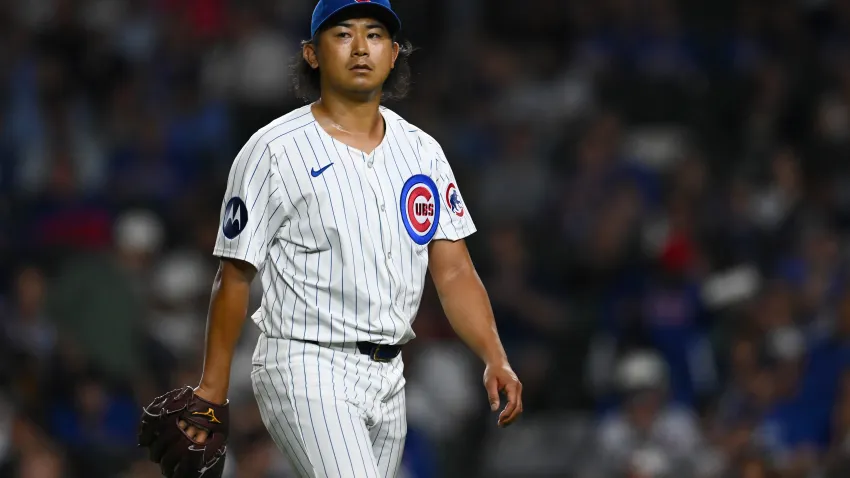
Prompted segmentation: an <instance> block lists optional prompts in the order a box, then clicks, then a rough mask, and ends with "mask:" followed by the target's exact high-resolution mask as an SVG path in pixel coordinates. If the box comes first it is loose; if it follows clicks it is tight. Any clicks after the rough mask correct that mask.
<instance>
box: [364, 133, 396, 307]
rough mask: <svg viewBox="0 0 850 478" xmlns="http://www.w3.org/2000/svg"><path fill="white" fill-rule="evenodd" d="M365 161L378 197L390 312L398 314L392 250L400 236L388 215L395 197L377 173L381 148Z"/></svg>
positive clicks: (381, 157)
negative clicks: (388, 286) (396, 234)
mask: <svg viewBox="0 0 850 478" xmlns="http://www.w3.org/2000/svg"><path fill="white" fill-rule="evenodd" d="M365 161H366V177H367V179H368V181H369V185H370V186H371V187H372V191H373V192H374V193H375V197H376V198H377V199H378V200H377V201H376V204H377V207H378V218H379V219H380V221H381V226H380V234H381V244H380V245H381V247H382V252H383V263H384V265H385V270H386V271H387V278H388V279H389V285H390V290H389V292H390V294H389V297H390V298H391V300H390V313H391V314H395V315H399V313H398V309H397V304H396V301H395V300H394V298H395V294H396V289H397V288H398V284H399V281H398V278H399V276H400V274H399V271H398V268H397V265H396V260H397V258H396V257H395V255H394V254H393V250H394V249H396V247H395V246H396V244H397V243H398V241H399V240H400V239H401V238H399V237H394V236H393V232H394V231H396V229H397V228H396V225H395V224H394V223H393V220H392V217H391V216H390V215H391V214H393V213H394V211H395V207H394V204H395V202H394V201H395V199H394V198H393V197H391V196H392V189H391V188H390V187H389V184H386V183H381V180H380V175H379V173H378V171H379V169H380V168H383V167H385V165H386V158H385V157H384V153H383V148H381V147H378V148H376V149H375V151H373V152H372V154H370V155H369V156H366V158H365ZM375 246H376V247H377V246H378V245H377V244H376V245H375Z"/></svg>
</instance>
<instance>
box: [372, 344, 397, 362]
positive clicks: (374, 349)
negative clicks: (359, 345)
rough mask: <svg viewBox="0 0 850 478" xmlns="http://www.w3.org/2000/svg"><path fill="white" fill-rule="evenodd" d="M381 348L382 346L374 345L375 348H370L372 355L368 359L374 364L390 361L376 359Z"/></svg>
mask: <svg viewBox="0 0 850 478" xmlns="http://www.w3.org/2000/svg"><path fill="white" fill-rule="evenodd" d="M381 347H383V345H382V344H375V346H374V347H373V348H372V353H371V355H370V357H369V358H371V359H372V361H374V362H389V361H390V360H392V359H386V358H380V357H378V352H380V351H381Z"/></svg>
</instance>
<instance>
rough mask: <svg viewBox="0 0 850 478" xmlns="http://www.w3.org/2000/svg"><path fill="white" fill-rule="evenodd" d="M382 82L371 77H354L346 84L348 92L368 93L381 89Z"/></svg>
mask: <svg viewBox="0 0 850 478" xmlns="http://www.w3.org/2000/svg"><path fill="white" fill-rule="evenodd" d="M381 85H382V83H381V82H380V81H375V80H374V79H372V78H354V79H352V80H351V81H350V82H348V84H347V85H346V89H347V90H348V91H349V92H350V93H354V94H360V95H370V94H372V93H374V92H376V91H378V90H380V89H381Z"/></svg>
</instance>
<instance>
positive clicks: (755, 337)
mask: <svg viewBox="0 0 850 478" xmlns="http://www.w3.org/2000/svg"><path fill="white" fill-rule="evenodd" d="M394 3H395V5H396V8H397V10H398V11H399V13H400V15H401V17H402V18H403V19H404V27H405V29H404V34H405V37H406V38H408V39H410V40H411V41H412V42H413V43H414V44H415V45H416V46H417V47H419V50H418V52H417V53H416V54H415V55H414V57H413V68H414V72H415V76H414V89H413V94H412V95H411V97H410V98H409V99H407V100H405V101H403V102H401V103H399V104H391V105H389V106H390V107H391V108H393V109H395V110H396V111H398V112H399V113H401V114H402V115H404V116H406V117H407V118H409V119H410V121H411V122H412V123H414V124H417V125H418V126H420V127H422V128H423V129H425V130H426V131H428V132H429V133H431V134H432V135H433V136H435V137H436V138H437V139H438V140H439V141H440V142H441V143H442V145H443V147H444V148H445V151H446V152H447V155H448V157H449V158H450V160H451V161H452V164H453V167H454V170H455V171H456V173H457V176H458V180H459V184H460V186H461V189H462V191H463V192H464V197H465V200H466V203H467V206H468V207H469V210H470V211H471V212H472V214H473V216H474V218H475V220H476V222H477V225H478V228H479V230H480V232H479V233H478V234H476V235H475V236H474V237H473V238H472V239H471V240H470V241H469V244H470V247H471V251H472V254H473V256H474V257H473V258H474V260H475V263H476V265H477V266H478V268H479V271H480V273H481V275H482V277H483V280H484V282H485V284H486V285H487V287H488V290H489V292H490V294H491V297H492V299H493V302H494V307H495V309H496V314H497V320H498V324H499V327H500V329H501V334H502V337H503V340H504V342H505V345H506V347H507V348H508V351H509V354H510V357H511V359H512V362H513V365H514V366H515V368H516V370H517V372H518V373H519V376H520V377H521V379H522V380H523V382H524V385H525V403H526V405H525V414H524V417H523V418H522V420H521V421H520V422H519V423H518V424H517V425H515V426H514V427H511V428H509V429H507V430H497V429H496V428H495V426H494V425H495V416H494V415H492V414H490V413H489V411H488V410H487V399H486V395H485V393H484V390H483V388H482V387H481V372H482V369H481V365H480V363H478V362H477V361H476V360H475V359H474V358H472V357H470V356H469V354H468V353H467V352H466V351H465V349H464V347H463V346H462V345H460V344H459V343H458V342H457V341H456V340H455V339H454V338H453V334H452V331H451V329H450V327H449V326H448V323H447V321H446V319H445V317H444V316H443V314H442V311H441V309H440V307H439V302H438V301H437V299H436V296H435V294H434V292H433V289H432V288H429V289H428V291H427V293H426V296H425V298H424V299H423V304H422V309H421V312H420V314H419V316H418V318H417V320H416V324H415V328H416V331H417V333H418V338H417V339H416V340H415V342H414V343H412V344H411V345H410V346H409V347H408V348H407V349H406V352H405V361H406V363H407V375H408V397H409V398H408V403H409V416H410V418H409V423H410V430H409V439H408V443H407V449H406V458H405V464H404V469H405V471H404V476H405V477H415V478H430V477H460V476H470V477H479V476H480V477H484V476H486V477H524V478H534V477H582V478H594V477H599V478H607V477H614V478H619V477H629V478H661V477H671V478H672V477H676V478H688V477H700V478H707V477H711V478H715V477H717V478H720V477H723V478H725V477H727V476H728V477H746V478H763V477H774V476H775V477H782V478H790V477H800V478H802V477H806V478H809V477H824V478H829V477H838V476H848V473H850V468H848V463H850V374H847V373H846V370H847V369H846V367H847V364H848V363H849V362H848V361H850V292H849V291H850V284H848V282H847V279H848V276H847V272H848V268H847V265H848V249H847V247H846V246H847V239H848V237H847V230H848V226H850V162H848V159H850V156H848V152H850V1H848V0H832V1H829V0H806V1H804V0H796V1H794V0H762V1H758V0H713V1H697V0H693V1H691V0H688V1H685V0H682V1H679V2H676V1H673V0H569V1H565V0H523V1H522V2H515V1H507V0H463V1H459V0H432V1H428V2H424V1H416V0H407V1H404V0H396V1H395V2H394ZM312 6H313V2H312V1H308V0H250V1H249V0H241V1H236V0H234V1H229V2H228V1H226V0H26V1H15V2H11V1H10V2H2V6H0V10H2V13H0V38H2V41H1V42H0V82H2V89H0V257H2V260H0V279H2V281H1V283H0V331H2V333H0V476H3V477H6V476H9V477H26V478H36V477H37V478H54V477H55V478H58V477H87V478H97V477H128V478H130V477H132V478H143V477H150V478H153V477H156V476H158V475H157V470H156V468H155V467H154V466H152V465H151V464H150V463H148V462H146V459H145V458H146V457H145V456H141V455H140V454H139V451H138V450H137V449H136V448H135V446H134V445H135V441H134V440H135V424H136V420H137V418H138V413H139V407H140V405H141V404H142V403H147V402H148V401H149V400H150V399H151V398H152V397H153V396H154V395H155V394H157V393H160V392H163V391H165V390H167V389H170V388H173V387H176V386H179V385H183V384H187V383H188V384H193V383H195V382H196V380H197V378H198V367H199V362H200V358H201V350H200V346H201V345H202V334H203V326H204V320H205V313H206V307H207V303H208V300H209V291H210V286H211V281H212V278H213V274H214V269H215V266H216V263H215V261H214V260H213V259H212V258H211V256H210V251H211V250H212V245H213V241H214V237H215V234H216V231H217V227H218V226H217V225H218V213H219V207H220V202H221V199H222V194H223V191H224V185H225V178H226V175H227V171H228V167H229V163H230V161H232V159H233V157H234V155H235V153H236V152H237V151H238V149H239V148H240V146H241V145H242V144H243V143H244V142H245V141H246V140H247V138H248V137H249V136H250V134H251V133H253V132H254V131H255V130H256V129H257V128H259V127H261V126H262V125H264V124H265V123H267V122H268V121H270V120H272V119H273V118H275V117H277V116H280V115H282V114H284V113H285V112H287V111H288V110H289V109H291V108H293V107H295V106H297V105H298V104H299V103H298V102H296V101H295V100H294V99H293V97H292V94H291V92H290V90H289V86H290V83H289V80H288V63H289V60H290V58H291V56H292V55H293V54H296V53H297V48H298V43H299V40H301V39H303V38H305V36H306V32H307V31H308V18H309V15H310V13H311V9H312ZM256 285H257V286H259V284H256ZM255 289H257V288H256V287H255ZM256 292H257V291H255V294H254V298H253V302H252V303H253V304H254V305H253V307H256V305H257V300H258V298H259V294H257V293H256ZM256 333H257V331H256V327H254V326H253V325H251V324H249V325H247V326H246V330H245V333H244V338H243V340H242V344H241V346H240V350H239V356H238V357H237V361H236V364H235V367H234V381H233V389H232V399H233V402H234V407H235V408H236V410H235V411H234V413H233V417H234V419H235V420H234V423H233V439H232V447H231V453H230V455H229V460H228V477H238V478H249V477H272V476H274V477H285V476H290V475H288V471H287V469H288V468H287V465H286V462H285V461H284V460H283V459H282V458H281V457H280V455H279V454H278V453H277V452H276V451H275V450H274V447H273V445H272V443H271V441H270V440H269V438H268V437H267V435H266V432H265V430H264V428H263V427H262V425H261V422H260V419H259V415H258V413H257V411H256V407H255V404H254V399H253V396H252V394H251V389H250V383H249V381H248V372H249V370H250V360H249V356H250V353H251V350H252V347H253V343H254V339H255V337H256Z"/></svg>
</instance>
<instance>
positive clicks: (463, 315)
mask: <svg viewBox="0 0 850 478" xmlns="http://www.w3.org/2000/svg"><path fill="white" fill-rule="evenodd" d="M400 27H401V22H400V20H399V19H398V17H397V15H396V14H395V13H394V12H393V10H392V8H391V6H390V2H389V1H388V0H320V1H319V2H318V5H317V6H316V8H315V11H314V12H313V18H312V24H311V34H312V37H311V39H310V40H309V41H305V42H304V43H303V51H302V56H303V64H302V65H301V70H302V76H301V77H300V78H299V81H298V88H299V92H301V93H303V94H305V95H307V94H309V92H310V91H313V90H314V91H315V92H316V93H318V98H316V99H315V100H314V101H312V102H310V103H309V104H307V105H306V106H304V107H301V108H299V109H296V110H295V111H292V112H291V113H289V114H287V115H285V116H283V117H281V118H279V119H277V120H275V121H273V122H271V123H270V124H269V125H267V126H266V127H264V128H262V129H261V130H259V131H258V132H257V133H256V134H254V135H253V136H252V137H251V138H250V140H248V142H247V144H245V146H244V147H243V148H242V150H241V151H240V152H239V154H238V156H237V158H236V160H235V161H234V163H233V166H232V168H231V170H230V175H229V178H228V183H227V190H226V193H225V197H224V200H223V202H222V208H221V228H220V231H219V235H218V240H217V242H216V245H215V250H214V254H215V255H216V256H217V257H219V258H220V259H221V262H220V267H219V270H218V272H217V274H216V278H215V282H214V287H213V291H212V300H211V304H210V310H209V317H208V322H207V334H206V350H205V360H204V367H203V373H202V377H201V379H200V384H199V385H198V386H197V387H194V388H193V387H190V386H187V387H185V388H183V389H178V390H174V391H172V392H169V393H168V394H166V395H163V396H162V397H158V398H157V399H155V400H154V401H153V403H151V404H150V405H149V406H148V407H146V408H145V410H144V413H143V415H142V423H141V427H140V436H139V443H140V445H141V446H145V447H148V448H149V449H150V454H151V459H152V460H153V461H155V462H157V463H159V464H160V466H161V468H162V472H163V474H164V475H166V476H169V477H172V476H173V477H198V476H205V477H209V476H214V477H218V476H220V474H221V470H222V468H223V464H224V459H225V452H226V446H227V432H228V428H227V426H228V402H227V393H228V385H229V383H228V382H229V377H230V370H231V360H232V357H233V352H234V347H235V345H236V343H237V340H238V338H239V335H240V331H241V329H242V326H243V322H244V319H245V316H246V314H247V307H248V293H249V288H250V285H251V282H252V280H253V279H254V275H255V274H256V273H257V272H259V273H260V274H261V277H262V286H263V290H264V294H263V299H262V304H261V305H260V307H259V309H258V310H257V312H256V313H255V314H254V315H253V316H252V319H253V321H254V322H255V323H256V324H257V325H258V326H259V328H260V330H261V332H262V333H261V335H260V338H259V340H258V343H257V346H256V349H255V352H254V357H253V372H252V383H253V388H254V393H255V395H256V398H257V402H258V405H259V408H260V411H261V414H262V417H263V422H264V424H265V426H266V427H267V428H268V431H269V433H270V434H271V436H272V437H273V439H274V441H275V443H276V444H277V446H278V447H279V448H280V450H281V451H282V452H284V453H285V454H286V455H287V456H288V457H289V459H290V461H291V463H292V465H293V467H294V469H295V470H296V471H297V473H298V474H299V475H300V476H302V477H357V478H377V477H394V476H396V474H397V472H398V470H399V467H400V464H401V458H402V452H403V450H404V441H405V436H406V432H407V422H406V416H405V395H404V384H405V382H404V377H403V374H402V371H403V362H402V358H401V354H400V353H401V350H402V348H403V346H404V344H406V343H407V342H409V341H410V340H412V339H413V338H414V333H413V329H412V327H411V324H412V321H413V319H414V317H415V316H416V313H417V310H418V307H419V303H420V300H421V297H422V289H423V285H424V280H425V273H426V270H427V271H430V273H431V277H432V279H433V282H434V284H435V286H436V289H437V292H438V294H439V297H440V301H441V302H442V305H443V309H444V311H445V313H446V315H447V317H448V319H449V321H450V322H451V325H452V327H453V328H454V330H455V331H456V333H457V334H458V336H459V337H460V338H461V339H462V340H463V341H464V342H465V343H466V344H467V345H468V346H469V347H470V348H471V349H472V350H473V351H474V352H475V353H476V354H477V355H478V356H479V357H480V358H481V360H483V361H484V363H485V365H486V368H485V371H484V385H485V388H486V391H487V396H488V398H489V401H490V406H491V409H492V410H493V411H496V410H498V408H499V406H500V403H501V399H500V394H504V395H505V397H506V399H507V403H506V405H505V407H504V409H503V410H502V411H501V413H500V414H499V418H498V425H499V426H500V427H501V426H506V425H508V424H510V423H511V422H513V421H514V420H516V419H517V417H518V416H519V415H520V414H521V413H522V385H521V384H520V382H519V380H518V379H517V377H516V375H515V374H514V372H513V371H512V369H511V367H510V365H509V363H508V360H507V357H506V355H505V351H504V349H503V347H502V345H501V342H500V340H499V336H498V333H497V330H496V326H495V322H494V319H493V312H492V310H491V307H490V302H489V299H488V296H487V292H486V291H485V289H484V287H483V285H482V283H481V281H480V279H479V277H478V275H477V273H476V271H475V268H474V267H473V264H472V262H471V260H470V257H469V253H468V251H467V248H466V245H465V242H464V238H465V237H467V236H469V235H470V234H472V233H473V232H475V230H476V229H475V225H474V224H473V222H472V218H471V217H470V213H469V211H468V210H467V209H466V207H465V204H464V202H463V199H462V196H461V194H460V190H459V188H458V185H457V181H456V180H455V178H454V175H453V173H452V169H451V167H450V166H449V163H448V161H447V159H446V157H445V155H444V154H443V150H442V148H441V147H440V145H439V144H438V143H437V142H436V141H435V140H434V139H433V138H431V137H430V136H429V135H427V134H426V133H425V132H423V131H422V130H420V129H419V128H417V127H416V126H414V125H412V124H410V123H408V122H407V121H405V120H404V119H403V118H401V117H400V116H399V115H397V114H396V113H394V112H393V111H391V110H389V109H387V108H385V107H383V106H381V100H382V98H387V97H391V96H395V97H400V96H402V95H403V93H404V89H405V86H406V80H407V78H408V75H407V72H408V71H407V65H406V62H405V60H406V56H407V54H409V52H410V50H409V48H407V47H405V46H402V45H400V44H399V43H398V42H396V35H397V33H398V31H399V29H400ZM311 88H312V90H311Z"/></svg>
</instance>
